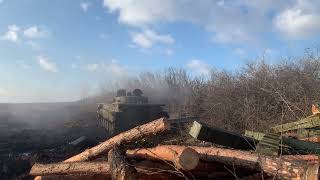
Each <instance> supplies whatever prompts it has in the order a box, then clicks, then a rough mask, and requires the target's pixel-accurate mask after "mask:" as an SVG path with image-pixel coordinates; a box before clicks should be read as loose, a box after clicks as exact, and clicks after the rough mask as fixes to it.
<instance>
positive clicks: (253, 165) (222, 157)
mask: <svg viewBox="0 0 320 180" xmlns="http://www.w3.org/2000/svg"><path fill="white" fill-rule="evenodd" d="M170 123H171V122H170V121H168V120H167V119H165V118H161V119H158V120H155V121H152V122H150V123H147V124H145V125H141V126H138V127H135V128H133V129H131V130H129V131H126V132H123V133H121V134H118V135H116V136H114V137H112V138H111V139H108V140H106V141H105V142H103V143H101V144H99V145H97V146H95V147H92V148H90V149H87V150H85V151H84V152H82V153H80V154H78V155H75V156H73V157H71V158H69V159H67V160H65V161H63V162H61V163H54V164H34V165H33V167H32V169H31V171H30V175H32V176H37V177H36V178H35V179H37V180H40V179H42V180H55V179H70V180H71V179H72V180H73V179H84V180H87V179H98V180H99V179H116V180H120V179H123V180H135V179H192V178H195V177H201V176H203V175H205V176H207V177H215V178H219V177H220V178H222V177H224V176H229V177H230V176H231V177H232V176H234V177H236V178H238V177H237V175H236V173H233V172H230V169H228V167H232V168H233V169H244V170H245V171H246V172H248V173H247V176H245V177H246V178H248V179H250V178H251V179H252V178H257V177H264V176H268V177H275V178H279V179H318V170H319V157H318V156H315V155H295V156H285V155H283V156H280V157H277V156H266V155H261V154H259V153H257V152H251V151H244V150H234V149H227V148H218V147H213V146H209V147H200V146H182V145H158V146H155V147H151V148H138V149H126V147H127V146H124V145H126V144H128V143H132V142H135V141H136V140H138V139H140V138H145V137H149V136H154V135H156V134H161V133H165V132H167V131H168V130H170ZM219 132H220V131H219ZM233 136H235V135H233ZM98 157H105V158H107V159H108V160H107V161H106V160H102V161H101V160H100V161H93V160H94V159H96V158H98Z"/></svg>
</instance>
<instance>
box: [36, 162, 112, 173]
mask: <svg viewBox="0 0 320 180" xmlns="http://www.w3.org/2000/svg"><path fill="white" fill-rule="evenodd" d="M66 174H68V175H79V174H87V175H90V174H105V175H107V174H109V164H108V163H107V162H74V163H53V164H34V165H33V166H32V168H31V170H30V175H32V176H38V175H41V176H45V175H66Z"/></svg>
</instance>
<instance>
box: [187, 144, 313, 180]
mask: <svg viewBox="0 0 320 180" xmlns="http://www.w3.org/2000/svg"><path fill="white" fill-rule="evenodd" d="M192 148H193V149H194V150H196V151H197V152H198V153H199V155H200V159H201V160H204V161H215V162H221V163H224V164H228V165H234V166H235V167H243V168H248V169H256V170H263V171H264V172H265V173H267V174H268V175H270V176H277V177H280V178H284V179H292V178H297V179H317V178H318V169H319V164H318V162H317V163H306V162H305V161H301V162H296V161H288V160H285V159H282V158H278V157H271V156H268V157H266V156H262V155H259V154H256V153H251V152H244V151H238V150H231V149H223V148H215V147H197V146H193V147H192Z"/></svg>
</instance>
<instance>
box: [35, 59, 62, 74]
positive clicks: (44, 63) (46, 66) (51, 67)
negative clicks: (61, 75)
mask: <svg viewBox="0 0 320 180" xmlns="http://www.w3.org/2000/svg"><path fill="white" fill-rule="evenodd" d="M38 63H39V65H40V67H41V68H42V69H43V70H45V71H49V72H54V73H55V72H58V71H59V70H58V68H57V65H56V64H55V63H53V62H50V61H48V59H47V58H45V57H42V56H38Z"/></svg>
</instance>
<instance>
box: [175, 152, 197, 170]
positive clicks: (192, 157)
mask: <svg viewBox="0 0 320 180" xmlns="http://www.w3.org/2000/svg"><path fill="white" fill-rule="evenodd" d="M177 160H178V162H177V163H176V164H177V166H178V168H179V169H183V170H187V171H188V170H192V169H194V168H196V167H197V165H198V163H199V155H198V153H197V152H196V151H195V150H193V149H191V148H185V149H184V150H183V151H182V152H181V154H180V156H179V157H178V159H177Z"/></svg>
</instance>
